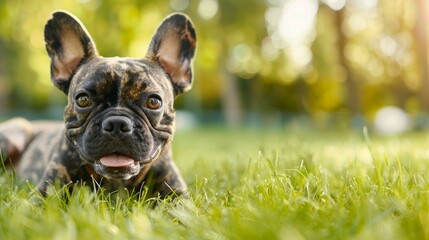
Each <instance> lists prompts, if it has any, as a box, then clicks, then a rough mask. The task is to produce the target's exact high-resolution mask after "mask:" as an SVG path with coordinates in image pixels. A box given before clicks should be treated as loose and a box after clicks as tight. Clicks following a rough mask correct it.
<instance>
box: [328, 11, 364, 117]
mask: <svg viewBox="0 0 429 240" xmlns="http://www.w3.org/2000/svg"><path fill="white" fill-rule="evenodd" d="M344 11H345V10H344V8H343V9H342V10H340V11H334V15H335V27H336V30H337V34H338V45H337V46H338V54H339V61H340V64H341V65H342V66H343V68H344V70H345V71H346V73H347V76H346V80H345V84H346V93H347V100H346V101H347V102H346V106H347V108H348V109H349V110H350V112H351V114H352V116H355V115H357V114H359V113H360V110H361V109H360V101H359V89H358V85H357V83H356V81H355V79H354V78H353V74H352V71H351V69H350V66H349V64H348V61H347V59H346V57H345V55H344V48H345V47H346V44H347V38H346V36H345V35H344V33H343V31H342V29H341V26H342V24H343V21H344Z"/></svg>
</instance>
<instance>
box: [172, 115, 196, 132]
mask: <svg viewBox="0 0 429 240" xmlns="http://www.w3.org/2000/svg"><path fill="white" fill-rule="evenodd" d="M197 125H198V119H197V117H196V116H195V115H194V114H192V113H191V112H188V111H176V129H177V130H187V129H192V128H194V127H196V126H197Z"/></svg>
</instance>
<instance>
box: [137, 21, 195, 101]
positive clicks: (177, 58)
mask: <svg viewBox="0 0 429 240" xmlns="http://www.w3.org/2000/svg"><path fill="white" fill-rule="evenodd" d="M196 44H197V38H196V35H195V30H194V26H193V24H192V22H191V20H190V19H189V18H188V17H187V16H185V15H183V14H178V13H176V14H173V15H170V16H169V17H167V18H166V19H165V20H164V21H163V22H162V23H161V25H160V26H159V27H158V29H157V30H156V32H155V35H154V36H153V38H152V42H151V43H150V45H149V49H148V52H147V55H146V58H148V59H150V60H152V61H154V62H157V63H158V64H159V65H160V66H161V67H162V69H163V70H164V72H165V73H167V75H168V77H169V78H170V80H171V82H172V84H173V88H174V94H175V96H177V95H179V94H180V93H182V92H185V91H187V90H189V89H191V86H192V60H193V58H194V54H195V48H196Z"/></svg>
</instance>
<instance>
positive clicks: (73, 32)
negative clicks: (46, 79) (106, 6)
mask: <svg viewBox="0 0 429 240" xmlns="http://www.w3.org/2000/svg"><path fill="white" fill-rule="evenodd" d="M45 46H46V51H47V52H48V55H49V57H50V58H51V80H52V82H53V83H54V85H55V86H56V87H58V88H59V89H61V90H62V91H63V92H65V93H66V94H67V93H68V89H69V86H70V81H71V78H72V76H73V75H74V74H75V73H76V71H77V69H78V67H79V66H80V64H81V63H82V62H83V61H85V60H87V59H88V58H91V57H93V56H97V55H98V53H97V49H96V48H95V44H94V42H93V41H92V39H91V36H90V35H89V34H88V32H87V31H86V29H85V27H84V26H83V25H82V24H81V23H80V21H79V20H78V19H77V18H76V17H74V16H73V15H71V14H70V13H66V12H62V11H58V12H54V13H53V14H52V18H51V19H49V20H48V22H47V23H46V25H45Z"/></svg>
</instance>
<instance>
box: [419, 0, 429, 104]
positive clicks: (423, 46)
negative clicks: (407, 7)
mask: <svg viewBox="0 0 429 240" xmlns="http://www.w3.org/2000/svg"><path fill="white" fill-rule="evenodd" d="M426 1H427V0H417V19H416V36H417V45H418V46H417V54H418V62H419V65H420V72H421V75H420V76H421V85H420V104H421V106H422V108H423V110H424V111H428V110H429V66H428V48H427V39H428V38H427V24H426V23H427V15H426V14H427V12H426V10H427V9H426V7H427V3H426Z"/></svg>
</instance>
